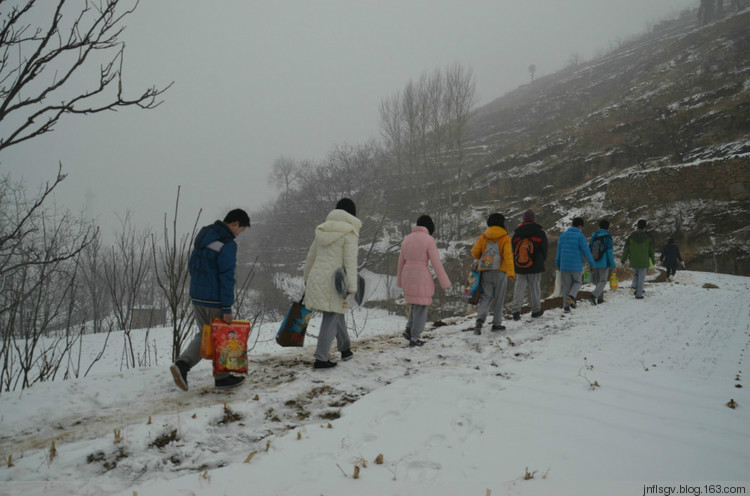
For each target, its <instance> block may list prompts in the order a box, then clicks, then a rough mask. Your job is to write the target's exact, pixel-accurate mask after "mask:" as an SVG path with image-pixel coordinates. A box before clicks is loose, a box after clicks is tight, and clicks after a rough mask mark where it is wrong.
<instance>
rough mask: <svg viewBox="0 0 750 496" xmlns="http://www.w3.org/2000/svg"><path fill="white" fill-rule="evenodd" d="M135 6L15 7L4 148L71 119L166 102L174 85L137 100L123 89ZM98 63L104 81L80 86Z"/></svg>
mask: <svg viewBox="0 0 750 496" xmlns="http://www.w3.org/2000/svg"><path fill="white" fill-rule="evenodd" d="M3 3H7V2H3ZM121 4H122V5H121ZM126 4H128V5H126ZM137 6H138V1H137V0H136V1H135V2H133V1H129V2H126V1H122V0H99V1H92V0H84V1H83V3H82V5H81V6H79V7H73V6H69V5H67V2H66V0H57V1H56V2H54V3H53V2H52V1H51V0H45V1H43V2H39V3H38V4H37V1H36V0H26V1H23V2H19V3H17V4H16V5H13V6H9V8H8V10H7V11H6V12H4V13H3V14H2V20H1V24H0V122H2V123H3V127H2V131H1V132H0V151H2V150H3V149H5V148H7V147H10V146H13V145H16V144H18V143H22V142H24V141H27V140H30V139H33V138H35V137H37V136H41V135H43V134H45V133H48V132H50V131H53V130H54V128H55V125H56V124H57V123H58V121H59V120H60V118H61V117H62V116H63V115H65V114H79V115H86V114H93V113H97V112H102V111H105V110H117V109H118V108H122V107H128V106H137V107H140V108H144V109H150V108H154V107H156V106H158V105H159V104H160V103H161V101H160V100H159V98H160V96H161V95H162V94H163V93H164V92H165V91H166V90H167V89H168V88H169V86H171V83H170V84H169V85H168V86H167V87H165V88H162V89H158V88H156V87H155V86H153V87H151V88H148V89H146V90H144V91H143V92H141V93H140V94H137V95H135V96H133V97H131V98H128V97H127V96H126V95H125V94H124V90H123V81H122V66H123V57H124V53H125V43H124V42H123V41H121V40H120V39H119V36H120V34H121V33H122V31H123V29H124V28H125V26H124V25H123V20H124V18H125V17H127V16H128V15H129V14H131V13H132V12H133V11H134V10H135V9H136V7H137ZM96 65H99V66H100V67H99V71H98V72H99V75H98V78H97V79H98V81H97V82H96V83H94V84H90V85H89V86H88V87H85V86H80V85H81V82H82V80H81V79H80V77H79V75H85V74H86V73H87V72H88V71H90V70H91V69H92V66H93V67H95V66H96ZM73 88H75V90H73ZM79 88H83V89H79ZM71 90H73V91H71Z"/></svg>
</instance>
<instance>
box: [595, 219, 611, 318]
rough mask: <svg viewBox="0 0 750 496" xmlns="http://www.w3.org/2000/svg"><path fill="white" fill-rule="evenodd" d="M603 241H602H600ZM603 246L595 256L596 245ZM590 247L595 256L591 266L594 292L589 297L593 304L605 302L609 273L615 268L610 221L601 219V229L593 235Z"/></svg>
mask: <svg viewBox="0 0 750 496" xmlns="http://www.w3.org/2000/svg"><path fill="white" fill-rule="evenodd" d="M599 240H600V241H601V243H600V241H599ZM595 244H597V245H598V246H601V252H599V253H597V256H594V251H595V250H594V249H593V248H594V245H595ZM589 249H591V254H592V256H594V265H593V266H592V267H591V283H592V284H594V285H595V286H594V292H593V293H592V294H591V296H590V297H589V301H590V302H591V304H592V305H598V304H599V303H604V287H605V286H606V285H607V281H609V274H610V271H611V270H614V269H615V267H616V265H615V254H614V250H613V246H612V235H611V234H610V232H609V221H608V220H606V219H603V220H601V221H599V229H598V230H597V231H595V232H594V234H592V235H591V239H590V240H589Z"/></svg>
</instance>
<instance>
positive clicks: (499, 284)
mask: <svg viewBox="0 0 750 496" xmlns="http://www.w3.org/2000/svg"><path fill="white" fill-rule="evenodd" d="M479 274H480V276H479V284H481V287H482V297H481V298H480V299H479V308H478V309H477V324H479V325H482V324H484V321H485V320H487V314H488V313H489V310H490V307H491V308H492V313H493V318H492V325H493V326H499V325H500V324H502V323H503V307H504V306H505V291H506V289H507V288H508V277H507V276H506V275H505V272H503V271H502V270H485V271H483V272H480V273H479Z"/></svg>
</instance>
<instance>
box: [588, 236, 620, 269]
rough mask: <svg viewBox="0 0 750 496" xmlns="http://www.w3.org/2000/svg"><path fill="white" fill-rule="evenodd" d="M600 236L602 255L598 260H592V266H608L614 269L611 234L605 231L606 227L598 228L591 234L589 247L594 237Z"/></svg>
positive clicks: (598, 267) (600, 267)
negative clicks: (601, 239)
mask: <svg viewBox="0 0 750 496" xmlns="http://www.w3.org/2000/svg"><path fill="white" fill-rule="evenodd" d="M602 237H603V238H604V256H603V257H602V258H600V259H599V260H594V265H593V268H595V269H606V268H607V267H609V268H610V269H614V268H615V267H616V265H615V253H614V248H613V246H612V234H610V232H609V231H607V230H606V229H599V230H598V231H596V232H595V233H594V234H592V235H591V240H590V241H589V249H591V246H592V245H593V244H594V240H595V239H596V238H602Z"/></svg>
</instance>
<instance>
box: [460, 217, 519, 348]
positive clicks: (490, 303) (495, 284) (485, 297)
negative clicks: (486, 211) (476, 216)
mask: <svg viewBox="0 0 750 496" xmlns="http://www.w3.org/2000/svg"><path fill="white" fill-rule="evenodd" d="M471 254H472V256H473V257H474V259H476V260H478V261H479V287H480V289H481V291H482V296H481V297H480V299H479V308H478V309H477V321H476V325H475V327H474V334H482V325H483V324H484V321H485V320H486V319H487V315H488V313H489V310H490V308H492V311H493V318H492V329H491V330H492V332H498V331H503V330H505V326H504V325H503V306H504V304H505V291H506V290H507V288H508V279H511V280H512V279H515V277H516V273H515V269H514V267H513V250H512V249H511V242H510V236H508V232H507V231H506V230H505V217H504V216H503V215H502V214H499V213H493V214H490V216H489V217H488V218H487V229H485V231H484V232H483V233H482V234H481V235H480V236H479V239H478V240H477V242H476V243H474V246H473V247H472V249H471Z"/></svg>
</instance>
